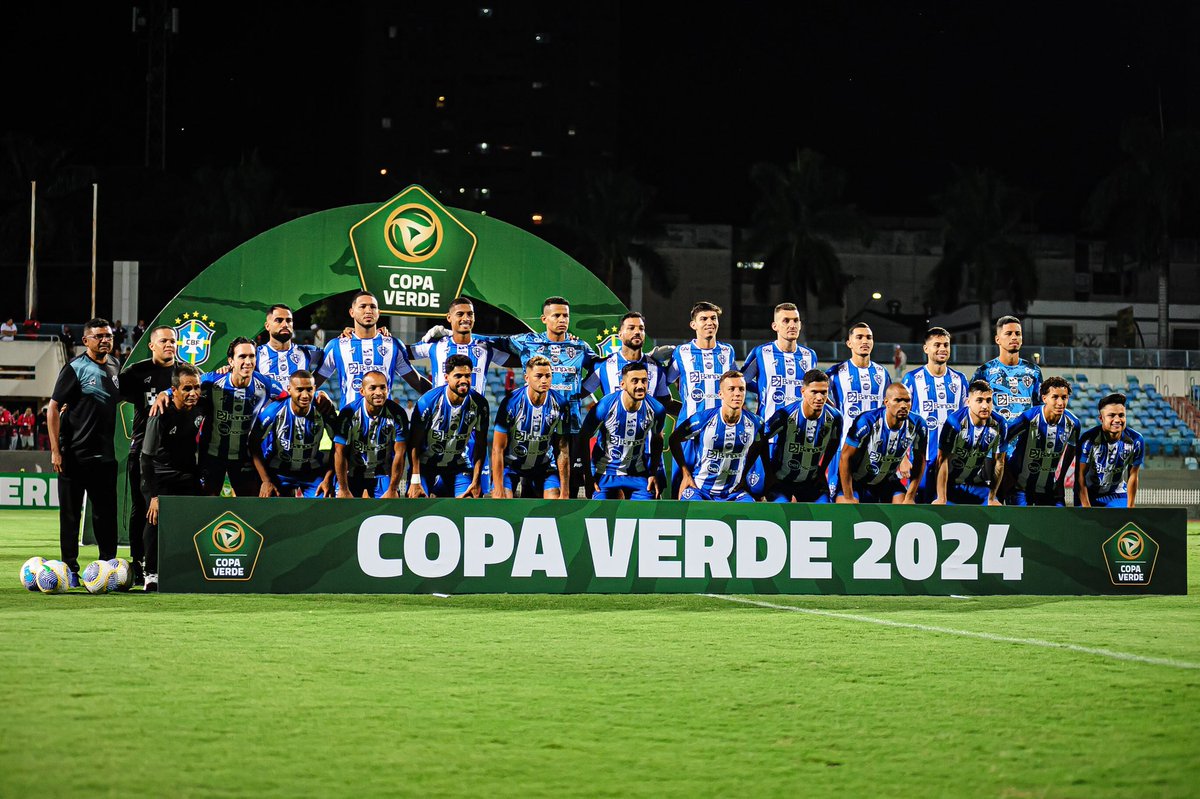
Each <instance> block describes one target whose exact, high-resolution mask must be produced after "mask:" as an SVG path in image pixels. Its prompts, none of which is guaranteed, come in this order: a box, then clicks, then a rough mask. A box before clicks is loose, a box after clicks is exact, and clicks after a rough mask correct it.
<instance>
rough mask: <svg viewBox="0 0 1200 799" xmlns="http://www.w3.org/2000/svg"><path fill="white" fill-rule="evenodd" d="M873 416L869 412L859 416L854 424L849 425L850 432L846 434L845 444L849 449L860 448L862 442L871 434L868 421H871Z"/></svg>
mask: <svg viewBox="0 0 1200 799" xmlns="http://www.w3.org/2000/svg"><path fill="white" fill-rule="evenodd" d="M874 417H875V414H873V413H871V412H869V411H868V412H867V413H862V414H859V415H858V416H857V417H856V418H855V419H854V422H853V423H852V424H851V425H850V432H848V433H847V434H846V444H847V445H848V446H851V447H861V446H862V445H863V442H864V441H866V440H867V437H868V436H869V435H870V434H871V425H870V424H869V423H868V421H867V420H868V419H873V418H874Z"/></svg>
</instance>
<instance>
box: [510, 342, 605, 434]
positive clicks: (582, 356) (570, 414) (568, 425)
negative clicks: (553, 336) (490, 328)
mask: <svg viewBox="0 0 1200 799" xmlns="http://www.w3.org/2000/svg"><path fill="white" fill-rule="evenodd" d="M493 341H494V342H495V344H496V345H497V346H499V347H501V348H502V349H507V350H508V351H510V352H511V353H512V354H514V355H516V356H517V357H518V358H519V359H520V360H521V366H525V364H526V363H528V362H529V359H530V358H532V357H533V356H535V355H543V356H545V357H547V358H549V359H550V371H551V372H552V374H553V377H552V378H551V383H550V388H551V390H553V391H555V392H558V394H559V395H560V397H559V400H560V401H561V402H562V403H564V406H565V410H566V417H565V419H564V422H565V427H564V428H563V432H565V433H571V434H574V433H577V432H579V428H580V426H581V425H582V424H583V400H582V397H581V396H580V394H581V392H582V390H583V380H584V375H585V374H586V373H587V372H589V371H590V370H591V369H592V366H593V365H594V364H595V362H596V360H597V358H596V353H595V351H594V350H593V349H592V345H591V344H588V343H587V342H586V341H582V340H580V339H573V338H567V339H566V340H565V341H551V340H550V337H549V336H548V335H547V334H546V333H544V332H543V333H522V334H520V335H517V336H509V337H507V338H497V339H493Z"/></svg>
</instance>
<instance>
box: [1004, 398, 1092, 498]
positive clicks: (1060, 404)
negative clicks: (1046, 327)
mask: <svg viewBox="0 0 1200 799" xmlns="http://www.w3.org/2000/svg"><path fill="white" fill-rule="evenodd" d="M1070 396H1071V384H1070V383H1068V382H1067V381H1066V380H1065V379H1063V378H1061V377H1048V378H1046V379H1045V380H1044V381H1043V382H1042V384H1041V403H1040V404H1038V405H1034V406H1033V407H1032V408H1030V409H1029V410H1027V411H1025V412H1024V413H1022V414H1021V415H1020V416H1018V417H1017V418H1016V419H1014V420H1013V422H1012V424H1010V425H1009V426H1008V433H1007V451H1008V459H1007V465H1006V466H1005V468H1004V481H1003V482H1002V483H1001V490H1000V492H999V493H1000V494H1001V496H1002V498H1003V499H1004V504H1005V505H1041V506H1048V507H1062V506H1063V505H1065V504H1066V497H1065V489H1064V482H1065V480H1066V471H1067V469H1066V466H1067V464H1069V463H1071V459H1072V458H1073V457H1074V456H1075V451H1076V450H1077V449H1078V448H1079V433H1080V424H1079V418H1078V417H1077V416H1075V414H1073V413H1071V412H1070V411H1068V410H1067V400H1068V399H1069V398H1070Z"/></svg>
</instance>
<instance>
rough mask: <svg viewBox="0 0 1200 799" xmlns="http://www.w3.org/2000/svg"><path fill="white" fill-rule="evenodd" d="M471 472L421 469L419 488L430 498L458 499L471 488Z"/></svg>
mask: <svg viewBox="0 0 1200 799" xmlns="http://www.w3.org/2000/svg"><path fill="white" fill-rule="evenodd" d="M471 474H472V472H466V471H461V470H459V469H442V470H440V471H439V470H437V469H425V468H422V469H421V488H423V489H425V493H426V494H427V495H428V496H431V497H460V496H462V495H463V494H465V493H467V489H468V488H470V486H471Z"/></svg>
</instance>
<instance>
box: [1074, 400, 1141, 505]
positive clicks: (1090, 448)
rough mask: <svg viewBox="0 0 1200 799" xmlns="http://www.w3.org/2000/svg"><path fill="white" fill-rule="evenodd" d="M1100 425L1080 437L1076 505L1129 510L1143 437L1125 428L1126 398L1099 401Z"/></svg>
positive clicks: (1136, 483) (1133, 496) (1076, 471)
mask: <svg viewBox="0 0 1200 799" xmlns="http://www.w3.org/2000/svg"><path fill="white" fill-rule="evenodd" d="M1099 411H1100V424H1099V425H1097V426H1096V427H1093V428H1092V429H1091V430H1088V431H1087V432H1086V433H1084V434H1083V435H1082V436H1080V437H1079V463H1078V465H1077V466H1076V468H1075V493H1076V499H1077V500H1078V501H1077V502H1076V503H1075V504H1076V505H1079V506H1081V507H1084V508H1132V507H1133V503H1134V500H1135V499H1136V498H1137V488H1138V472H1139V471H1140V470H1141V468H1142V463H1143V461H1144V460H1145V457H1146V445H1145V443H1143V441H1142V437H1141V436H1140V435H1139V434H1138V433H1136V432H1134V431H1133V430H1130V429H1129V428H1128V427H1126V426H1125V395H1124V394H1109V395H1108V396H1107V397H1105V398H1104V399H1102V400H1100V405H1099Z"/></svg>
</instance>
